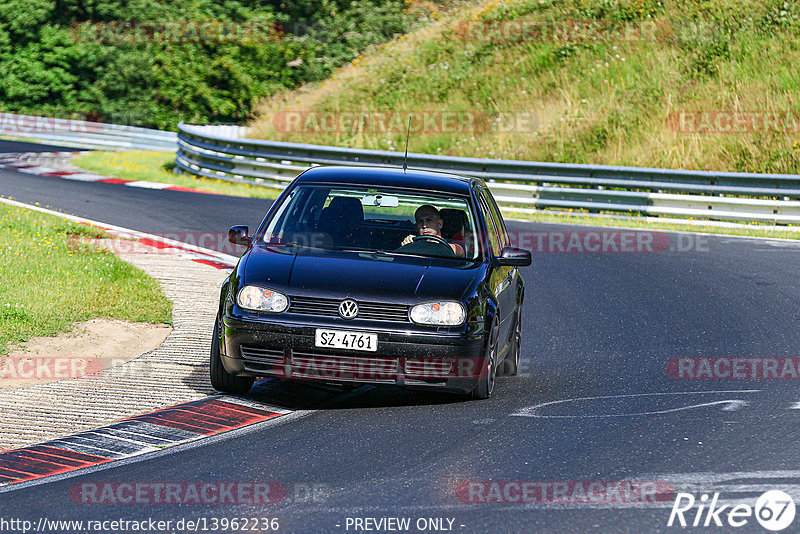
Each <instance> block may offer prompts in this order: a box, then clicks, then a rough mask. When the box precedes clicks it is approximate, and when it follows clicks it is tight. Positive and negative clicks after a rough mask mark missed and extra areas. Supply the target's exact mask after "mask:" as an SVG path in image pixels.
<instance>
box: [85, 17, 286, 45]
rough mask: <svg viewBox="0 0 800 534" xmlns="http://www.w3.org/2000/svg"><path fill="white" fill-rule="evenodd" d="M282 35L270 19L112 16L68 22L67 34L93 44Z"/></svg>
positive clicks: (272, 38) (189, 41) (258, 40)
mask: <svg viewBox="0 0 800 534" xmlns="http://www.w3.org/2000/svg"><path fill="white" fill-rule="evenodd" d="M283 36H284V34H283V31H281V29H280V27H279V26H278V25H276V24H275V22H273V21H262V20H251V21H242V22H237V21H219V20H113V21H99V22H93V21H84V22H76V23H74V24H72V26H70V37H71V38H72V40H73V41H76V42H79V43H96V44H141V43H164V44H166V43H171V44H202V43H206V44H210V43H265V42H272V41H276V40H278V39H280V38H282V37H283Z"/></svg>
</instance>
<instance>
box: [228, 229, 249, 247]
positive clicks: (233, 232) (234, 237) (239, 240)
mask: <svg viewBox="0 0 800 534" xmlns="http://www.w3.org/2000/svg"><path fill="white" fill-rule="evenodd" d="M249 232H250V229H249V228H248V227H247V226H234V227H232V228H231V229H230V230H228V241H230V242H231V243H233V244H234V245H244V246H246V247H249V246H250V243H251V242H252V241H253V238H252V237H250V236H248V235H247V234H248V233H249Z"/></svg>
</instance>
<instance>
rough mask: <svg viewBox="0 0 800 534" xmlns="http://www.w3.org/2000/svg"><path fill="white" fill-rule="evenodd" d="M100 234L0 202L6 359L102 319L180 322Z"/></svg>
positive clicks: (0, 339)
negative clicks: (16, 348)
mask: <svg viewBox="0 0 800 534" xmlns="http://www.w3.org/2000/svg"><path fill="white" fill-rule="evenodd" d="M99 237H108V236H106V235H105V234H104V232H102V231H101V230H99V229H97V228H93V227H90V226H86V225H81V224H76V223H73V222H70V221H67V220H64V219H60V218H58V217H55V216H52V215H47V214H42V213H38V212H35V211H31V210H27V209H23V208H18V207H14V206H9V205H6V204H0V355H2V354H6V353H7V352H8V350H9V345H14V344H17V343H21V342H25V341H27V340H29V339H31V338H33V337H37V336H52V335H56V334H58V333H60V332H65V331H68V330H69V329H70V327H71V326H72V324H73V323H76V322H79V321H86V320H89V319H94V318H97V317H110V318H116V319H126V320H129V321H136V322H147V323H167V324H172V303H171V302H170V301H169V300H168V299H167V298H166V297H165V296H164V294H163V292H162V291H161V287H160V286H159V285H158V282H157V281H156V280H155V279H153V278H151V277H150V276H148V275H147V274H146V273H145V272H144V271H142V270H141V269H138V268H136V267H134V266H132V265H130V264H129V263H126V262H124V261H122V260H121V259H119V258H117V257H116V256H114V255H113V254H112V253H110V252H108V251H106V250H102V249H97V248H96V247H95V246H94V245H93V244H91V242H90V241H91V239H93V238H99Z"/></svg>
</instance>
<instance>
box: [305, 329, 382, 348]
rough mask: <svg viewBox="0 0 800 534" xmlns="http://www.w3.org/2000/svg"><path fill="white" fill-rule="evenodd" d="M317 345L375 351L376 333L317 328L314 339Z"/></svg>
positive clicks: (376, 343)
mask: <svg viewBox="0 0 800 534" xmlns="http://www.w3.org/2000/svg"><path fill="white" fill-rule="evenodd" d="M314 344H315V345H316V346H317V347H325V348H329V349H350V350H364V351H369V352H375V351H376V350H378V334H365V333H364V332H347V331H345V330H323V329H321V328H317V333H316V336H315V339H314Z"/></svg>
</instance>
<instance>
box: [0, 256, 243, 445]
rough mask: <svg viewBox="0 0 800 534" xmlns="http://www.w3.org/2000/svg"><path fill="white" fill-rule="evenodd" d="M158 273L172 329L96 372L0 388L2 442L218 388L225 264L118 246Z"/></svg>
mask: <svg viewBox="0 0 800 534" xmlns="http://www.w3.org/2000/svg"><path fill="white" fill-rule="evenodd" d="M119 256H120V257H121V258H122V259H124V260H125V261H128V262H130V263H132V264H133V265H136V266H137V267H140V268H142V269H143V270H145V271H146V272H147V273H148V274H149V275H150V276H152V277H154V278H155V279H157V280H158V281H159V282H160V284H161V286H162V288H163V290H164V293H165V295H166V296H167V298H169V299H170V300H171V301H172V304H173V330H172V333H171V334H170V335H169V336H167V339H166V340H165V341H164V343H163V344H162V345H161V346H160V347H159V348H157V349H155V350H153V351H151V352H148V353H145V354H143V355H141V356H139V357H138V358H134V359H133V360H130V361H129V362H126V363H123V364H121V365H118V366H115V367H112V368H109V369H105V370H104V371H103V372H102V373H100V374H99V375H95V376H92V377H86V378H77V379H69V380H60V381H57V382H50V383H46V384H38V385H35V386H30V387H26V388H22V389H17V390H11V391H6V392H0V413H2V414H3V416H2V429H0V448H3V449H14V448H18V447H23V446H25V445H31V444H33V443H38V442H40V441H44V440H50V439H54V438H58V437H61V436H64V435H67V434H72V433H75V432H81V431H84V430H91V429H93V428H97V427H98V426H102V425H107V424H109V423H113V422H115V421H118V420H120V419H124V418H127V417H131V416H134V415H138V414H141V413H144V412H149V411H152V410H157V409H159V408H164V407H166V406H171V405H173V404H178V403H181V402H187V401H191V400H196V399H201V398H203V397H206V396H208V395H209V394H211V393H213V390H212V388H211V385H210V383H209V379H208V351H209V347H210V344H211V329H212V325H213V323H214V317H215V315H216V310H217V305H218V298H219V290H220V287H221V286H222V282H223V281H224V279H225V277H226V276H227V274H228V271H225V270H219V269H216V268H214V267H209V266H206V265H203V264H200V263H197V262H194V261H191V260H190V259H188V258H183V257H181V256H180V255H177V254H169V253H164V251H159V250H158V249H152V250H151V251H149V252H141V253H140V252H137V253H135V254H120V255H119Z"/></svg>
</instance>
